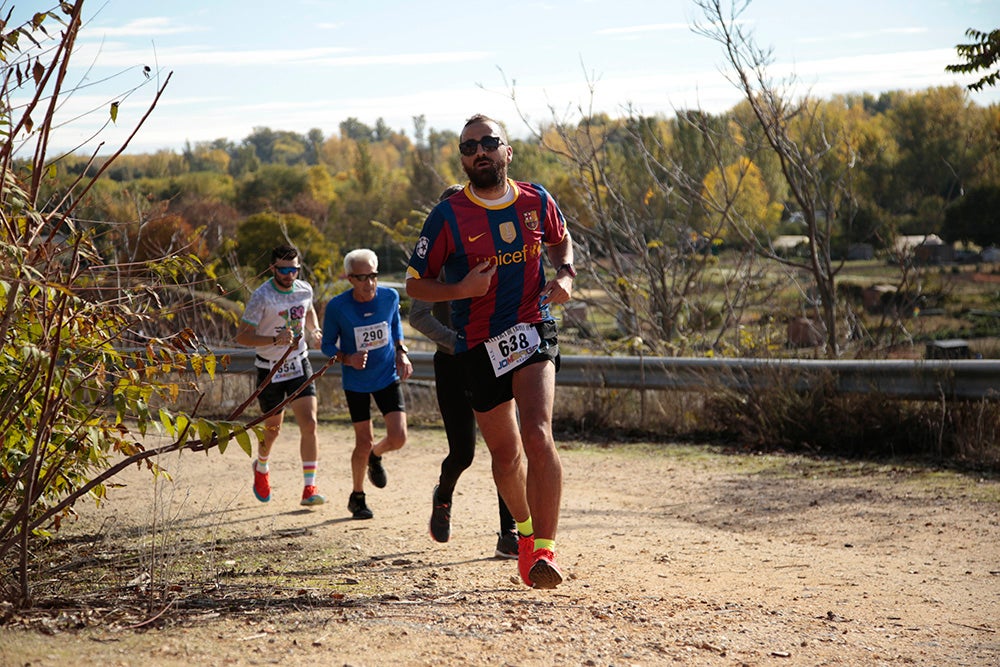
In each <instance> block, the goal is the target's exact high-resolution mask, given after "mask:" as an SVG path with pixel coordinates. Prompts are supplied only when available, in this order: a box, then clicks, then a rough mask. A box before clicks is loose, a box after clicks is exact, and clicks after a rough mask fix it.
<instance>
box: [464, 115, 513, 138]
mask: <svg viewBox="0 0 1000 667" xmlns="http://www.w3.org/2000/svg"><path fill="white" fill-rule="evenodd" d="M476 123H486V124H490V123H492V124H493V125H496V126H497V127H499V128H500V138H501V139H503V140H504V141H507V130H506V129H504V126H503V123H501V122H500V121H498V120H496V119H493V118H490V117H489V116H487V115H486V114H482V113H477V114H476V115H474V116H472V117H471V118H469V119H468V120H467V121H465V125H463V126H462V131H461V132H459V133H458V134H459V136H461V135H462V134H463V133H464V132H465V128H467V127H469V126H470V125H475V124H476Z"/></svg>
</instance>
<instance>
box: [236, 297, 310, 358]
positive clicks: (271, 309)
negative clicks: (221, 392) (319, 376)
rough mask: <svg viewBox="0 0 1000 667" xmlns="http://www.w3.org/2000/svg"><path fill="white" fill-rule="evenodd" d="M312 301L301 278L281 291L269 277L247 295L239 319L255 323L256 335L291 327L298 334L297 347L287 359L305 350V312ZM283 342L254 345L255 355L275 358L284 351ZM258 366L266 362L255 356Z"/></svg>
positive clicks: (276, 333) (251, 323)
mask: <svg viewBox="0 0 1000 667" xmlns="http://www.w3.org/2000/svg"><path fill="white" fill-rule="evenodd" d="M312 302H313V289H312V285H310V284H309V283H307V282H306V281H304V280H296V281H295V282H294V283H292V287H291V289H289V290H288V291H287V292H286V291H282V290H280V289H279V288H278V286H277V285H276V284H275V283H274V279H269V280H268V281H267V282H266V283H264V284H263V285H261V286H260V287H258V288H257V289H256V291H254V293H253V294H252V295H251V296H250V301H249V302H248V303H247V307H246V310H245V311H243V321H244V322H246V323H247V324H249V325H251V326H253V327H256V329H257V330H256V332H255V333H257V335H259V336H277V335H278V334H279V333H281V331H282V330H283V329H286V328H287V329H291V331H292V335H294V336H302V337H301V339H300V340H299V346H298V349H296V350H295V351H293V352H292V353H291V354H289V355H288V359H289V360H291V359H299V358H301V357H302V356H304V355H305V354H306V353H307V351H308V350H307V347H306V339H305V336H304V335H303V334H304V333H305V332H304V328H305V322H306V313H308V312H309V307H310V306H311V305H312ZM285 349H286V348H285V346H284V345H268V346H266V347H258V348H257V356H258V357H261V358H263V359H267V360H268V361H270V362H272V363H273V362H275V361H277V360H278V359H280V358H281V355H283V354H284V353H285ZM255 365H256V366H257V367H258V368H270V365H269V364H267V363H263V362H261V360H260V359H257V360H256V362H255Z"/></svg>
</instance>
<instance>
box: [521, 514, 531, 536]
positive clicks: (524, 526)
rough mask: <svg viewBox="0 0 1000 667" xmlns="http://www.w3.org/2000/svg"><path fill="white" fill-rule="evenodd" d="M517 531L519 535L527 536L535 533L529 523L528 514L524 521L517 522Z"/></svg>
mask: <svg viewBox="0 0 1000 667" xmlns="http://www.w3.org/2000/svg"><path fill="white" fill-rule="evenodd" d="M517 532H519V533H520V534H521V537H528V536H529V535H534V534H535V527H534V526H532V525H531V517H530V516H529V517H528V518H527V519H525V520H524V521H518V522H517Z"/></svg>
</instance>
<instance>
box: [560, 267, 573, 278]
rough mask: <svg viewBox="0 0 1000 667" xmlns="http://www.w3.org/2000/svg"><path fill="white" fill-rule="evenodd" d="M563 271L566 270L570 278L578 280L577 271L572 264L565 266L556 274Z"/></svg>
mask: <svg viewBox="0 0 1000 667" xmlns="http://www.w3.org/2000/svg"><path fill="white" fill-rule="evenodd" d="M563 269H565V270H566V273H568V274H569V277H570V278H576V269H574V268H573V265H572V264H563V265H562V266H560V267H559V268H558V269H556V273H557V274H558V273H559V272H560V271H562V270H563Z"/></svg>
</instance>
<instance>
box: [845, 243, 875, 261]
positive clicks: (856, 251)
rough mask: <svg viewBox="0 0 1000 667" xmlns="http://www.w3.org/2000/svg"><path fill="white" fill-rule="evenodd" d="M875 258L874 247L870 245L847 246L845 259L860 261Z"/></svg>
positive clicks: (853, 244)
mask: <svg viewBox="0 0 1000 667" xmlns="http://www.w3.org/2000/svg"><path fill="white" fill-rule="evenodd" d="M874 257H875V246H873V245H872V244H871V243H852V244H851V245H849V246H847V259H850V260H860V259H872V258H874Z"/></svg>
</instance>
